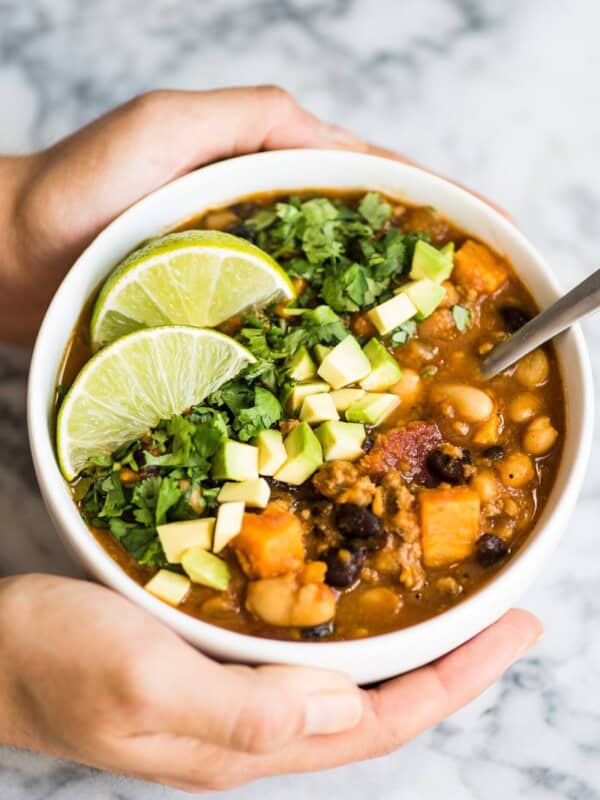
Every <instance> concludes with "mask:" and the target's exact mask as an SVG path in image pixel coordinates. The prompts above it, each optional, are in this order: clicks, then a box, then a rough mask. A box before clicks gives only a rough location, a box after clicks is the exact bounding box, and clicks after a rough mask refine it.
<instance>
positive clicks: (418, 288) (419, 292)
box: [398, 278, 446, 321]
mask: <svg viewBox="0 0 600 800" xmlns="http://www.w3.org/2000/svg"><path fill="white" fill-rule="evenodd" d="M398 291H399V292H402V293H404V294H406V295H408V297H410V299H411V300H412V302H413V304H414V305H415V307H416V309H417V312H418V313H417V316H416V319H418V320H419V321H420V320H424V319H427V317H428V316H429V315H430V314H432V313H433V312H434V311H435V309H436V308H437V307H438V306H439V304H440V303H441V302H442V300H443V299H444V297H445V296H446V290H445V289H444V287H443V286H440V284H439V283H435V281H430V280H429V279H428V278H421V280H419V281H410V282H409V283H406V284H404V286H402V287H400V289H399V290H398Z"/></svg>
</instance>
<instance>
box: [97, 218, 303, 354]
mask: <svg viewBox="0 0 600 800" xmlns="http://www.w3.org/2000/svg"><path fill="white" fill-rule="evenodd" d="M293 297H294V289H293V286H292V283H291V281H290V279H289V278H288V276H287V275H286V273H285V272H284V271H283V270H282V269H281V267H280V266H279V265H278V264H277V262H276V261H274V260H273V259H272V258H271V257H270V256H269V255H267V254H266V253H264V252H263V251H262V250H260V249H259V248H258V247H255V246H254V245H253V244H250V242H248V241H246V239H241V238H239V237H238V236H232V235H231V234H229V233H223V232H221V231H198V230H192V231H183V232H181V233H171V234H168V235H167V236H163V237H161V238H160V239H153V240H151V241H150V242H148V243H147V244H146V245H144V246H143V247H142V248H140V249H139V250H136V251H135V252H134V253H132V254H131V255H130V256H128V258H126V259H125V261H123V262H122V263H121V264H120V265H119V266H118V267H116V269H115V270H114V272H113V273H112V274H111V275H110V276H109V278H108V280H107V281H106V283H105V284H104V286H103V288H102V290H101V292H100V294H99V296H98V299H97V300H96V304H95V306H94V312H93V314H92V323H91V338H92V344H93V345H94V346H95V347H99V346H102V345H105V344H108V343H109V342H112V341H114V340H115V339H118V338H119V336H123V334H125V333H131V331H134V330H137V329H138V328H142V327H147V328H152V327H154V326H156V325H170V324H175V325H197V326H199V327H206V328H212V327H214V326H215V325H219V323H221V322H224V321H225V320H226V319H229V317H233V316H234V315H235V314H239V313H240V312H241V311H244V310H246V309H249V308H253V307H257V306H261V307H264V306H266V305H268V304H269V303H271V302H278V301H280V300H283V299H291V298H293Z"/></svg>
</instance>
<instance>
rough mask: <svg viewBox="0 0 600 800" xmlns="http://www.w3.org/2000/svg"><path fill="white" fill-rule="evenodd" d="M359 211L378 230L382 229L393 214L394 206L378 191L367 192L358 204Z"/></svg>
mask: <svg viewBox="0 0 600 800" xmlns="http://www.w3.org/2000/svg"><path fill="white" fill-rule="evenodd" d="M358 210H359V213H360V214H361V215H362V216H363V217H364V218H365V219H366V221H367V222H368V223H369V225H371V226H372V228H373V229H374V230H376V231H378V230H381V228H383V226H384V225H385V223H386V222H387V221H388V220H389V218H390V217H391V215H392V207H391V205H390V204H389V203H386V202H385V200H383V199H382V197H381V195H380V194H379V193H378V192H367V194H366V195H365V196H364V197H363V199H362V200H361V201H360V204H359V206H358Z"/></svg>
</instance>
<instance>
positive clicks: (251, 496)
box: [217, 478, 271, 508]
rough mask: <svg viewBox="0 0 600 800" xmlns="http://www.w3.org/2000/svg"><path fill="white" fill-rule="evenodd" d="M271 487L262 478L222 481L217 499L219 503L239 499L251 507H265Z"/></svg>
mask: <svg viewBox="0 0 600 800" xmlns="http://www.w3.org/2000/svg"><path fill="white" fill-rule="evenodd" d="M270 496H271V487H270V486H269V484H268V483H267V482H266V480H265V479H264V478H257V479H256V480H252V481H242V482H241V483H224V484H223V486H222V488H221V491H220V492H219V496H218V497H217V500H218V501H219V503H231V502H234V501H241V502H242V503H245V504H246V505H247V506H251V507H252V508H266V507H267V504H268V502H269V498H270Z"/></svg>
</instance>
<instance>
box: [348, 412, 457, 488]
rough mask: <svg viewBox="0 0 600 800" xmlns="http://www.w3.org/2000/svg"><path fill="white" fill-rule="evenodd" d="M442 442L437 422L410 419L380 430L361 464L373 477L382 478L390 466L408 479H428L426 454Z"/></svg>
mask: <svg viewBox="0 0 600 800" xmlns="http://www.w3.org/2000/svg"><path fill="white" fill-rule="evenodd" d="M441 442H442V434H441V432H440V429H439V428H438V426H437V425H436V424H435V423H434V422H418V421H416V422H409V423H408V425H405V426H404V427H401V428H391V429H390V430H389V431H386V432H385V433H378V434H377V435H376V436H375V442H374V444H373V447H372V448H371V449H370V450H369V452H368V453H367V454H366V455H364V456H363V457H362V458H361V460H360V462H359V463H360V468H361V469H362V470H363V471H364V472H366V473H367V475H368V476H369V477H370V478H371V479H372V480H381V479H382V478H383V476H384V475H385V474H386V473H387V472H389V470H391V469H397V470H399V471H400V472H401V473H402V475H403V476H404V477H405V478H407V479H408V480H417V481H418V482H420V483H425V484H426V483H428V478H429V475H428V472H427V467H426V461H427V456H428V455H429V454H430V453H431V451H432V450H434V449H435V448H436V447H437V446H438V445H439V444H440V443H441Z"/></svg>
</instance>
